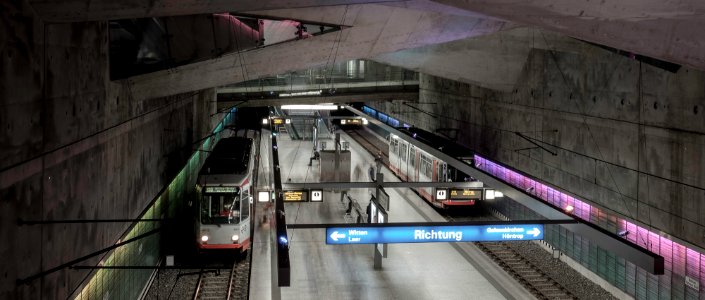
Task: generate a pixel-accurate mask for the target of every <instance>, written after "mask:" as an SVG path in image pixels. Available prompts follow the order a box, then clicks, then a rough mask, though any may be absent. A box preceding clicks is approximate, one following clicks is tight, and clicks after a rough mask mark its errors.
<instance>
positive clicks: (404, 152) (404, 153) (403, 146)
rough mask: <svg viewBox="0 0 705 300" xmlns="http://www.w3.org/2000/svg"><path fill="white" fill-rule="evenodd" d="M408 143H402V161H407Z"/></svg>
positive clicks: (400, 151)
mask: <svg viewBox="0 0 705 300" xmlns="http://www.w3.org/2000/svg"><path fill="white" fill-rule="evenodd" d="M406 148H407V146H406V143H401V148H400V149H399V156H400V157H401V160H402V161H406Z"/></svg>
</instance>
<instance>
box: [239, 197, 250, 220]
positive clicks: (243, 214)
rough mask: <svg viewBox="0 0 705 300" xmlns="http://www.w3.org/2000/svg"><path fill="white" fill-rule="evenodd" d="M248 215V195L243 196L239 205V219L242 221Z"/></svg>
mask: <svg viewBox="0 0 705 300" xmlns="http://www.w3.org/2000/svg"><path fill="white" fill-rule="evenodd" d="M248 217H250V199H249V197H243V198H242V203H241V205H240V219H241V220H243V221H244V220H247V218H248Z"/></svg>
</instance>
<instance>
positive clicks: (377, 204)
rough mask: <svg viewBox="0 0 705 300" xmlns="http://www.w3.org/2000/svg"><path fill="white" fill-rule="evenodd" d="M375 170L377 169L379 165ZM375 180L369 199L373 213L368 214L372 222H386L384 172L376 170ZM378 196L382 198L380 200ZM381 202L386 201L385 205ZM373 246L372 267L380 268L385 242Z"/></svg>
mask: <svg viewBox="0 0 705 300" xmlns="http://www.w3.org/2000/svg"><path fill="white" fill-rule="evenodd" d="M377 170H379V167H378V168H377ZM375 180H376V181H377V189H376V191H375V198H374V199H373V200H371V201H372V204H371V205H372V206H373V208H375V209H374V211H375V213H373V215H372V216H370V220H371V222H372V223H386V222H387V219H388V218H387V210H388V209H389V195H387V193H386V192H385V191H384V188H383V187H382V186H381V184H382V182H384V174H382V172H378V173H377V176H376V177H375ZM380 198H384V199H382V201H380ZM383 202H384V203H386V205H385V204H384V203H383ZM374 248H375V250H374V269H375V270H381V269H382V258H383V257H384V258H386V257H387V244H375V247H374Z"/></svg>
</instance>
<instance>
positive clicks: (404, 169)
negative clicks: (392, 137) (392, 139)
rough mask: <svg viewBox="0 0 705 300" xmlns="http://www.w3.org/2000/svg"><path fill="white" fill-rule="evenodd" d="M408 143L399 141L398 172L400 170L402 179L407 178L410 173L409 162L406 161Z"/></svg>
mask: <svg viewBox="0 0 705 300" xmlns="http://www.w3.org/2000/svg"><path fill="white" fill-rule="evenodd" d="M408 148H409V147H408V144H407V143H405V142H401V143H399V172H401V174H403V175H402V179H404V180H407V181H408V180H409V177H408V176H409V175H411V174H410V173H411V172H409V163H408V162H407V161H408V159H407V156H408V150H409V149H408Z"/></svg>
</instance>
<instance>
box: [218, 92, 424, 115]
mask: <svg viewBox="0 0 705 300" xmlns="http://www.w3.org/2000/svg"><path fill="white" fill-rule="evenodd" d="M361 100H364V101H387V100H388V101H392V100H405V101H418V100H419V93H418V92H408V93H397V92H393V93H379V92H377V93H373V94H366V95H364V96H363V95H336V96H326V97H298V98H277V99H251V100H248V101H246V102H243V101H218V110H219V111H220V110H224V109H227V108H232V107H263V106H279V105H284V104H320V103H350V102H359V101H361Z"/></svg>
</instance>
